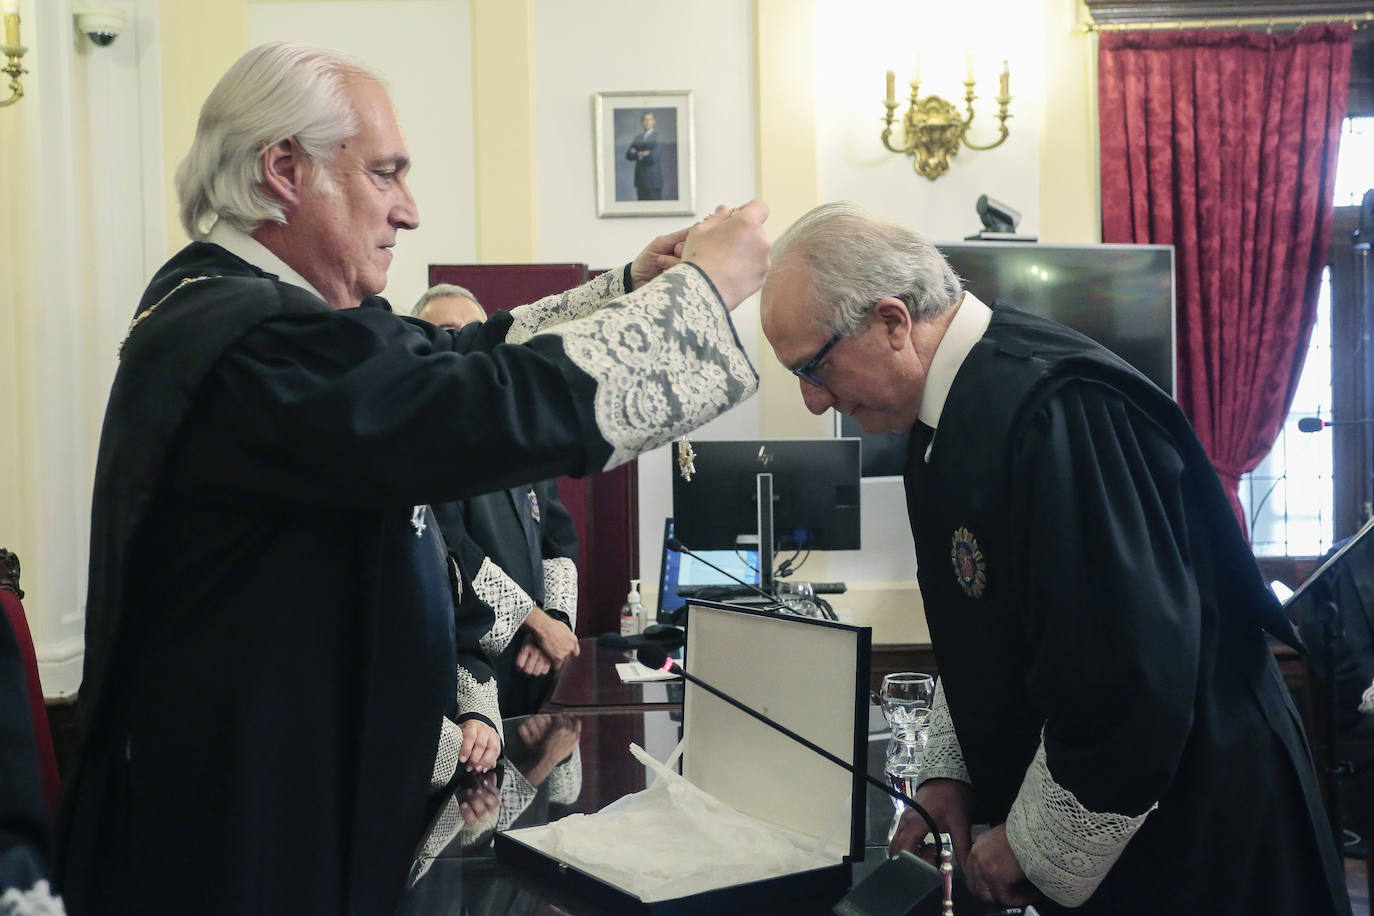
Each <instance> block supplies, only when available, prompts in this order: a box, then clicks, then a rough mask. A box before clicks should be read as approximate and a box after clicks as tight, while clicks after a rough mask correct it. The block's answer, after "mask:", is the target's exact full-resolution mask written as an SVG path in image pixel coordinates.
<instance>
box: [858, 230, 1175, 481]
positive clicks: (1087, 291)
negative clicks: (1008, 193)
mask: <svg viewBox="0 0 1374 916" xmlns="http://www.w3.org/2000/svg"><path fill="white" fill-rule="evenodd" d="M938 247H939V249H940V251H941V253H943V254H944V256H945V258H946V259H947V260H948V261H949V266H950V267H952V268H954V272H955V273H957V274H958V275H959V276H960V277H962V278H963V280H964V285H965V286H966V287H967V288H968V289H969V290H970V291H971V292H972V293H973V294H974V295H975V296H977V297H978V298H979V299H981V300H983V301H984V302H986V303H989V304H991V303H992V302H993V301H994V300H998V301H1001V302H1005V303H1007V304H1008V305H1014V306H1016V307H1017V308H1019V309H1021V310H1023V311H1026V312H1030V313H1031V314H1034V315H1042V316H1044V317H1046V318H1051V319H1053V320H1055V321H1058V322H1060V323H1061V324H1065V325H1068V326H1069V327H1071V328H1073V329H1074V330H1075V331H1078V332H1079V333H1081V334H1085V335H1087V336H1088V337H1091V338H1092V339H1093V340H1095V341H1097V342H1098V343H1100V344H1102V345H1103V346H1104V347H1106V348H1107V349H1109V350H1111V351H1112V352H1113V353H1115V354H1116V355H1118V356H1120V357H1121V358H1122V359H1124V360H1125V361H1126V362H1128V363H1130V364H1131V365H1132V366H1134V367H1135V368H1137V369H1139V370H1140V371H1141V372H1142V373H1144V374H1145V376H1146V377H1147V378H1149V379H1150V381H1152V382H1154V383H1155V384H1156V385H1158V386H1159V387H1160V388H1162V389H1163V390H1164V391H1165V393H1167V394H1170V395H1172V394H1174V376H1175V371H1174V363H1175V360H1174V337H1175V333H1174V250H1173V247H1172V246H1170V245H1027V244H1024V243H1019V242H968V243H965V244H945V243H941V244H939V246H938ZM836 418H837V420H836V426H837V428H838V433H837V434H838V435H841V436H858V437H860V438H861V439H863V443H864V476H865V477H900V476H901V475H902V470H903V468H904V467H905V465H906V456H907V433H905V432H899V433H872V434H869V433H865V432H864V431H863V430H862V429H860V428H859V422H858V421H857V420H855V419H854V418H853V417H844V416H840V415H839V414H836Z"/></svg>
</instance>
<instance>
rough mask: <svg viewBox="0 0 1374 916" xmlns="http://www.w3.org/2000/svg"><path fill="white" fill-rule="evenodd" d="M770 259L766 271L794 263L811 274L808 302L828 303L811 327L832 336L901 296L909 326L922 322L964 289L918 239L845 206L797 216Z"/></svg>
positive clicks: (939, 256) (936, 252) (846, 331)
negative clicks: (878, 304) (882, 302)
mask: <svg viewBox="0 0 1374 916" xmlns="http://www.w3.org/2000/svg"><path fill="white" fill-rule="evenodd" d="M772 259H773V266H772V268H771V271H778V270H786V269H789V268H790V267H791V266H793V264H794V263H796V262H800V263H801V264H804V265H806V267H808V268H809V269H810V278H809V279H810V292H811V298H812V300H813V301H815V302H818V303H821V304H822V308H825V307H826V306H829V308H826V309H825V312H824V314H818V315H816V316H815V318H816V322H817V323H818V324H819V325H820V326H821V327H822V328H824V329H826V330H828V331H830V333H832V334H851V333H853V332H854V330H855V329H856V328H858V326H859V323H860V322H861V321H863V320H864V318H865V316H867V315H868V312H869V310H870V309H871V308H872V307H873V303H875V302H877V301H878V300H879V299H885V298H887V297H889V296H891V297H893V298H896V299H900V300H902V301H903V302H905V303H906V306H907V308H908V309H910V310H911V317H912V319H913V320H914V321H927V320H929V319H931V318H934V317H935V316H936V315H939V314H941V313H942V312H944V311H946V310H947V309H949V308H950V307H952V306H953V305H954V303H956V302H958V301H959V296H960V294H961V293H963V291H964V287H963V282H962V281H961V280H960V279H959V275H958V274H956V273H955V272H954V270H953V268H951V267H950V266H949V263H948V262H947V261H946V260H945V256H944V255H943V254H941V253H940V250H939V249H938V248H936V247H935V246H934V245H932V244H931V243H930V242H928V241H926V239H925V238H924V237H923V236H921V235H920V234H919V233H917V232H914V231H913V230H911V229H908V228H906V227H905V226H899V225H897V224H896V223H890V222H887V221H885V220H881V219H878V218H877V217H875V216H873V215H872V214H870V213H868V211H866V210H864V209H863V208H862V207H860V206H858V205H857V204H852V203H847V202H839V203H830V204H822V205H821V206H819V207H816V208H815V209H814V210H812V211H810V212H809V213H807V214H805V215H804V216H802V217H801V218H800V219H798V220H797V221H796V222H795V223H793V224H792V225H791V226H789V227H788V229H787V231H786V232H784V233H783V234H782V235H781V236H780V237H779V238H778V240H777V241H775V242H774V243H773V249H772ZM771 271H770V272H771Z"/></svg>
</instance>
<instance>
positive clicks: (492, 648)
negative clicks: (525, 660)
mask: <svg viewBox="0 0 1374 916" xmlns="http://www.w3.org/2000/svg"><path fill="white" fill-rule="evenodd" d="M472 590H473V592H475V593H476V595H477V597H478V598H479V599H480V600H481V601H482V603H483V604H485V605H487V607H489V608H491V610H492V613H493V614H494V615H495V618H496V619H495V620H494V621H493V622H492V625H491V629H490V630H487V632H486V633H485V634H484V635H483V636H482V638H481V640H480V643H481V645H482V648H483V649H486V650H487V652H488V653H489V654H491V655H500V654H501V653H502V652H504V651H505V650H506V646H508V645H510V641H511V640H512V639H514V638H515V631H516V630H518V629H520V625H521V624H522V623H524V622H525V618H526V617H528V616H529V615H530V608H532V607H534V599H532V598H530V596H529V595H527V594H525V590H524V589H522V588H521V587H520V586H518V585H516V584H515V580H514V579H512V578H511V577H510V576H508V575H506V571H505V570H504V569H502V568H501V567H499V566H497V565H496V564H495V563H493V562H492V561H491V557H484V558H483V559H482V568H481V569H479V570H477V575H475V576H473V577H472Z"/></svg>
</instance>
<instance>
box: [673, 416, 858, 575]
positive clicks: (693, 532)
mask: <svg viewBox="0 0 1374 916" xmlns="http://www.w3.org/2000/svg"><path fill="white" fill-rule="evenodd" d="M681 448H682V444H681V443H675V444H674V446H673V457H674V459H675V460H674V461H673V462H672V467H673V519H674V524H675V526H676V530H677V537H678V539H679V540H681V541H682V543H683V544H684V545H685V546H687V547H688V548H690V549H692V550H733V549H735V548H736V547H739V546H749V547H753V548H755V549H757V550H758V551H759V557H760V563H761V564H762V566H761V568H760V584H761V585H762V586H763V587H764V590H765V591H767V590H769V589H771V588H772V579H773V575H772V574H773V569H772V557H773V552H774V547H775V545H776V549H777V550H858V549H860V547H861V544H860V536H859V480H860V477H859V474H860V464H861V447H860V444H859V440H858V439H854V438H847V439H751V440H730V441H716V442H711V441H699V442H693V443H692V448H693V449H694V450H695V452H696V456H695V458H694V460H693V464H694V466H695V472H694V473H693V474H692V479H691V480H685V479H684V478H683V475H682V474H680V473H679V472H678V468H679V467H680V464H679V461H678V460H676V459H677V458H678V457H679V451H680V449H681ZM760 475H767V477H766V482H767V483H768V484H770V485H771V493H772V499H771V501H770V502H769V504H768V505H767V506H766V507H765V508H766V509H767V510H768V513H766V514H771V516H772V518H771V521H772V524H771V526H769V525H767V524H766V522H763V521H762V520H761V518H760V515H761V513H760V512H759V500H758V493H759V489H760V479H759V478H760Z"/></svg>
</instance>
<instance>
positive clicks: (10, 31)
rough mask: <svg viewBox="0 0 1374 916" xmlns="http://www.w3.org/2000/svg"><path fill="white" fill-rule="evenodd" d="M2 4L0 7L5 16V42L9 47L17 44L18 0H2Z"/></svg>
mask: <svg viewBox="0 0 1374 916" xmlns="http://www.w3.org/2000/svg"><path fill="white" fill-rule="evenodd" d="M3 2H4V6H3V7H0V9H2V10H3V12H4V16H5V44H7V45H9V46H11V47H17V46H18V45H19V0H3Z"/></svg>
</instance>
